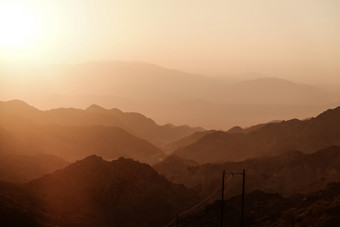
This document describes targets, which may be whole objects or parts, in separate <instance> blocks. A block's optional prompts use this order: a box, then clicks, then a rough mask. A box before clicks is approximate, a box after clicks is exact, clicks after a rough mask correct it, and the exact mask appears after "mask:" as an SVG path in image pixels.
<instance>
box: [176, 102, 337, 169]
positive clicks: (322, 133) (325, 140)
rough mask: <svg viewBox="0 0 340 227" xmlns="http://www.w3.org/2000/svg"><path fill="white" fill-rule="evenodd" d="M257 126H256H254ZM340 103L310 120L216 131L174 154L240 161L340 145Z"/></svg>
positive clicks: (189, 157) (196, 159) (218, 160)
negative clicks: (245, 131)
mask: <svg viewBox="0 0 340 227" xmlns="http://www.w3.org/2000/svg"><path fill="white" fill-rule="evenodd" d="M255 129H256V128H255ZM339 135H340V107H337V108H335V109H330V110H327V111H325V112H324V113H322V114H320V115H318V116H317V117H316V118H312V119H309V120H303V121H301V120H297V119H292V120H289V121H282V122H274V123H270V124H265V125H264V126H263V125H262V126H261V127H259V128H257V129H256V130H251V131H250V132H249V133H228V132H221V131H217V132H213V133H210V134H208V135H206V136H203V137H202V138H201V139H199V140H198V141H197V142H195V143H193V144H190V145H188V146H185V147H181V148H178V149H177V150H176V151H175V152H174V154H176V155H178V156H181V157H183V158H186V159H191V160H194V161H196V162H198V163H208V162H222V161H238V160H244V159H246V158H249V157H258V156H262V155H275V154H280V153H281V152H284V151H287V150H299V151H302V152H305V153H311V152H313V151H315V150H319V149H322V148H325V147H328V146H332V145H340V136H339Z"/></svg>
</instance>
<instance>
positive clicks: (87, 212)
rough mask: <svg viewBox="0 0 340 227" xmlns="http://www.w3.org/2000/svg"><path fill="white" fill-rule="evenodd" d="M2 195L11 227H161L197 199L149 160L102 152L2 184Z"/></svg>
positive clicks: (0, 212) (0, 211) (2, 210)
mask: <svg viewBox="0 0 340 227" xmlns="http://www.w3.org/2000/svg"><path fill="white" fill-rule="evenodd" d="M0 194H1V197H0V200H1V203H0V204H1V205H0V217H1V220H6V222H5V223H6V224H8V225H11V226H12V225H13V224H15V223H20V224H22V225H26V224H30V225H32V226H50V225H60V226H74V225H76V226H84V225H88V226H105V225H108V226H162V225H164V224H165V223H166V222H167V221H169V219H171V218H172V217H173V216H174V215H175V214H176V211H178V210H181V209H184V208H186V207H188V206H190V205H191V204H192V203H193V202H195V201H196V199H197V197H196V196H195V194H194V193H193V192H192V191H190V190H188V189H186V188H184V187H183V186H180V185H175V184H172V183H170V182H169V181H167V180H166V179H165V178H164V177H162V176H160V175H158V174H157V173H156V172H155V171H154V170H153V169H152V168H151V167H150V166H148V165H146V164H141V163H139V162H136V161H133V160H130V159H124V158H120V159H118V160H115V161H111V162H107V161H104V160H103V159H102V158H100V157H98V156H90V157H87V158H85V159H83V160H81V161H77V162H75V163H73V164H71V165H69V166H67V167H66V168H64V169H62V170H58V171H56V172H55V173H53V174H49V175H46V176H44V177H42V178H39V179H36V180H33V181H32V182H30V183H28V184H25V185H11V184H7V183H1V184H0ZM7 210H10V211H11V215H9V216H8V217H6V215H7V214H8V212H7Z"/></svg>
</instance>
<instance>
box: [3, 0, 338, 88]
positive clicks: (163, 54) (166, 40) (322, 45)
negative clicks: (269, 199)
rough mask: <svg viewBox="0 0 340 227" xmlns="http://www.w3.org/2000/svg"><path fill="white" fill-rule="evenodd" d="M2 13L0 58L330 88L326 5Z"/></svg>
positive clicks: (334, 77) (110, 6)
mask: <svg viewBox="0 0 340 227" xmlns="http://www.w3.org/2000/svg"><path fill="white" fill-rule="evenodd" d="M6 7H10V12H9V13H7V14H5V15H2V16H1V19H2V20H1V21H2V22H1V23H0V25H1V29H2V30H1V33H2V36H1V37H2V38H1V39H0V42H1V43H0V48H1V50H0V61H2V62H8V61H14V62H15V61H22V62H25V61H27V62H33V63H35V64H40V65H41V64H58V63H74V64H78V63H82V62H87V61H93V60H96V61H102V60H105V61H107V60H126V61H145V62H150V63H155V64H159V65H162V66H165V67H168V68H173V69H178V70H182V71H187V72H195V73H199V74H207V75H237V74H240V73H244V72H254V73H260V74H264V75H269V76H275V77H283V78H288V79H293V80H294V79H295V80H299V81H311V82H314V83H318V82H320V81H321V80H324V81H325V82H330V83H332V82H333V83H334V82H338V83H339V82H340V81H339V73H340V66H339V64H338V59H340V45H339V40H340V29H339V28H340V3H339V1H336V0H324V1H321V0H311V1H309V0H299V1H291V0H289V1H266V0H260V1H250V0H247V1H220V0H215V1H193V0H189V1H180V0H173V1H155V0H154V1H152V0H146V1H136V0H126V1H109V0H100V1H89V0H84V1H77V0H67V1H66V0H60V1H45V0H31V1H25V0H22V1H19V0H11V1H1V3H0V11H1V10H4V9H5V8H6ZM19 15H20V16H19ZM13 17H14V18H13ZM4 21H5V22H4ZM9 26H11V27H12V29H9V28H8V27H9ZM28 30H29V31H28Z"/></svg>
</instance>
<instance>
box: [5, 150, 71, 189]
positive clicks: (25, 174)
mask: <svg viewBox="0 0 340 227" xmlns="http://www.w3.org/2000/svg"><path fill="white" fill-rule="evenodd" d="M66 165H68V162H66V161H65V160H63V159H61V158H59V157H56V156H53V155H0V180H3V181H8V182H13V183H25V182H28V181H31V180H33V179H35V178H38V177H41V176H43V175H45V174H48V173H52V172H54V171H55V170H57V169H62V168H64V167H65V166H66Z"/></svg>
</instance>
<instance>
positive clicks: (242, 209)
mask: <svg viewBox="0 0 340 227" xmlns="http://www.w3.org/2000/svg"><path fill="white" fill-rule="evenodd" d="M226 174H230V175H231V176H234V175H242V208H241V226H242V227H243V226H244V208H245V204H244V198H245V185H246V170H245V169H243V171H242V173H240V172H227V173H226ZM224 175H225V171H224V170H223V179H222V193H223V194H222V202H223V198H224ZM221 210H222V214H221V227H223V205H222V206H221Z"/></svg>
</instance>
